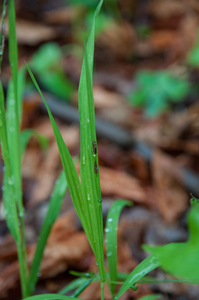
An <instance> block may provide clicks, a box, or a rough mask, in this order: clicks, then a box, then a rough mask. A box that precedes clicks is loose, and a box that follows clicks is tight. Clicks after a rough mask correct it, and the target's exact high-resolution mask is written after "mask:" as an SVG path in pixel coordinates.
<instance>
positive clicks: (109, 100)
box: [93, 86, 125, 108]
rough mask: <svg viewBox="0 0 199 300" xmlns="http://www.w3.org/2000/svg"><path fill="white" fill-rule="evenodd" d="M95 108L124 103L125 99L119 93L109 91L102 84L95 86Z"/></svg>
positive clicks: (110, 106)
mask: <svg viewBox="0 0 199 300" xmlns="http://www.w3.org/2000/svg"><path fill="white" fill-rule="evenodd" d="M93 96H94V103H95V108H112V107H116V106H118V105H120V106H121V105H124V103H125V99H124V98H123V97H122V96H120V95H119V94H118V93H115V92H111V91H108V90H106V89H104V88H103V87H101V86H94V87H93Z"/></svg>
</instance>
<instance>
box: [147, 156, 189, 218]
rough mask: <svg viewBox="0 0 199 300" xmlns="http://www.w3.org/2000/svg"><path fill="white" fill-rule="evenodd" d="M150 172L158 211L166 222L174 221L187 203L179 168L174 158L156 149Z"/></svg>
mask: <svg viewBox="0 0 199 300" xmlns="http://www.w3.org/2000/svg"><path fill="white" fill-rule="evenodd" d="M152 174H153V180H154V187H155V189H156V192H157V198H156V201H157V206H158V208H159V210H160V213H161V214H162V216H163V217H164V219H165V220H167V221H168V222H172V221H175V220H176V219H177V218H178V217H179V216H180V214H181V213H182V212H184V211H185V209H186V207H187V204H188V196H187V193H186V192H185V190H184V188H183V186H182V184H181V183H180V179H181V174H180V169H179V167H178V165H177V163H176V161H175V160H174V159H172V158H170V157H168V156H166V155H164V154H163V153H161V152H160V151H157V152H156V153H155V154H154V157H153V160H152Z"/></svg>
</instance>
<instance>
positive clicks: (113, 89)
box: [0, 0, 199, 300]
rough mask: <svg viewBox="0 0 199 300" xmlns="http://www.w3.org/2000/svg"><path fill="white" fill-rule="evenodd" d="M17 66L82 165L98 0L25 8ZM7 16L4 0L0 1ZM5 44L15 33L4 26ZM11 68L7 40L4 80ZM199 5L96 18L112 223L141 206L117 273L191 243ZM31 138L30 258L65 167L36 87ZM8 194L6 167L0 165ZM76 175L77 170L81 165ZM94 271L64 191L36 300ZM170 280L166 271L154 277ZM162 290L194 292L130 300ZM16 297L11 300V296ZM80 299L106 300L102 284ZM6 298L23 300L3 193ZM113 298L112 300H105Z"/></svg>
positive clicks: (27, 2)
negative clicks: (83, 110) (81, 110)
mask: <svg viewBox="0 0 199 300" xmlns="http://www.w3.org/2000/svg"><path fill="white" fill-rule="evenodd" d="M15 2H16V15H17V19H16V23H17V40H18V51H19V53H18V54H19V67H23V66H24V61H25V62H27V63H28V64H29V66H30V68H31V69H32V71H33V73H34V75H35V77H36V79H37V81H38V83H39V86H40V87H41V89H42V91H43V92H44V95H45V97H46V100H47V102H48V103H49V106H50V108H51V111H52V113H53V115H54V116H55V119H56V122H57V124H58V126H59V128H60V131H61V133H62V135H63V138H64V141H65V143H66V145H67V147H68V148H69V150H70V152H71V154H72V156H73V157H75V156H77V157H78V156H79V151H80V149H79V125H78V97H77V90H78V82H79V77H80V72H81V64H82V59H83V54H84V44H85V42H86V40H87V37H88V31H89V29H90V26H91V22H92V18H93V13H94V10H95V8H96V5H97V3H98V1H97V0H84V1H83V0H57V1H52V0H34V1H32V0H17V1H15ZM1 8H2V1H1ZM5 30H6V36H7V34H8V26H7V21H6V28H5ZM10 76H11V71H10V67H9V62H8V44H7V39H6V43H5V50H4V55H3V61H2V67H1V74H0V77H1V81H2V83H3V87H4V89H5V93H6V90H7V84H8V80H9V78H10ZM198 81H199V1H198V0H139V1H138V0H118V1H116V0H105V1H104V5H103V8H102V10H101V12H100V14H99V16H98V17H97V20H96V42H95V64H94V86H93V92H94V101H95V109H96V130H97V136H98V155H99V164H100V179H101V188H102V196H103V214H104V218H105V217H106V214H107V211H108V209H109V208H110V206H111V205H112V203H113V201H114V200H115V199H118V198H122V199H128V200H132V201H133V202H134V206H133V208H126V209H124V211H123V213H122V216H121V220H120V226H119V232H118V269H119V271H120V272H130V271H131V270H132V269H133V268H134V267H135V266H136V264H137V263H138V262H140V261H141V260H143V259H144V258H145V257H146V253H145V252H144V251H143V250H141V245H142V244H144V243H146V244H150V245H163V244H166V243H171V242H182V241H186V240H187V237H188V232H187V223H186V212H187V210H188V208H189V206H190V193H193V194H194V196H196V197H199V159H198V158H199V101H198V100H199V85H198ZM27 128H31V129H34V130H35V132H36V133H37V134H36V136H37V137H38V136H39V139H38V138H35V137H32V138H31V140H30V142H29V144H28V148H27V151H26V153H25V155H24V159H23V167H22V172H23V191H24V194H23V199H24V205H25V208H26V223H27V227H26V236H27V243H28V253H29V260H30V261H31V257H32V254H33V252H34V247H35V242H36V239H37V236H38V233H39V230H40V227H41V224H42V220H43V218H44V216H45V212H46V210H47V206H48V200H49V196H50V193H51V191H52V188H53V186H54V183H55V181H56V179H57V177H58V174H59V173H60V171H61V169H62V166H61V162H60V158H59V153H58V149H57V146H56V142H55V138H54V135H53V131H52V128H51V125H50V122H49V118H48V116H47V114H46V110H45V108H44V106H43V103H42V100H41V98H40V96H39V95H38V93H37V92H36V90H35V87H34V85H33V83H32V82H31V80H30V78H29V77H28V76H27V78H26V88H25V91H24V102H23V121H22V129H27ZM0 167H1V168H0V183H1V186H2V177H3V171H2V168H3V161H2V159H1V160H0ZM77 169H78V170H79V165H78V163H77ZM71 269H72V270H76V271H87V270H89V271H96V265H95V260H94V257H93V255H92V253H91V250H90V248H89V245H88V242H87V239H86V237H85V235H84V233H83V232H82V228H81V224H80V222H79V220H78V218H77V216H76V214H75V212H74V209H73V206H72V203H71V200H70V195H69V194H67V196H66V198H65V200H64V203H63V207H62V211H61V214H60V218H59V219H58V220H57V222H56V224H55V225H54V227H53V230H52V233H51V236H50V238H49V241H48V247H47V249H46V251H45V255H44V259H43V263H42V267H41V273H40V280H39V283H38V286H37V290H36V294H39V293H44V292H45V293H56V292H57V291H58V290H60V289H61V288H62V287H63V286H65V285H66V284H67V283H68V282H70V280H71V279H72V278H74V277H73V276H72V275H70V274H69V273H68V271H69V270H71ZM153 275H154V276H156V278H158V279H159V280H161V279H164V278H165V274H164V273H163V271H161V270H156V271H155V272H154V273H153ZM152 293H161V294H162V295H163V299H165V300H195V299H197V297H198V296H197V295H198V293H199V287H198V286H197V285H188V284H183V283H178V284H173V283H170V284H168V283H167V284H160V285H157V284H153V285H140V287H139V288H138V290H137V291H136V292H133V291H128V292H127V293H126V294H125V295H124V296H123V298H121V299H122V300H130V299H138V298H139V297H141V296H144V295H148V294H152ZM13 297H14V298H13ZM81 298H85V299H88V300H89V299H95V300H97V299H100V287H99V286H98V285H97V283H94V284H92V285H91V286H90V287H88V288H87V289H86V290H85V291H84V293H83V294H82V295H81ZM0 299H4V300H9V299H16V300H17V299H20V288H19V274H18V264H17V252H16V247H15V244H14V241H13V239H12V238H11V236H10V234H9V233H8V229H7V226H6V223H5V216H4V212H3V205H2V191H0ZM105 299H106V300H108V299H111V298H110V295H109V294H108V292H106V295H105Z"/></svg>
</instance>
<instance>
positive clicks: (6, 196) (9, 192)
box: [0, 82, 19, 242]
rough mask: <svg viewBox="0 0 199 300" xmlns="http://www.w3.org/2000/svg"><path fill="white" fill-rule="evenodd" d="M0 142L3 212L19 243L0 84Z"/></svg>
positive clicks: (2, 94) (0, 85)
mask: <svg viewBox="0 0 199 300" xmlns="http://www.w3.org/2000/svg"><path fill="white" fill-rule="evenodd" d="M0 142H1V150H2V156H3V159H4V164H5V170H4V180H3V201H4V212H5V217H6V222H7V225H8V228H9V230H10V232H11V234H12V236H13V238H14V239H15V241H16V242H18V241H19V230H18V222H19V221H18V216H17V208H16V203H15V198H14V189H13V188H14V187H13V180H12V172H11V166H10V160H9V150H8V140H7V130H6V116H5V107H4V93H3V88H2V84H1V82H0Z"/></svg>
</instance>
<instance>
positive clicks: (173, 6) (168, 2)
mask: <svg viewBox="0 0 199 300" xmlns="http://www.w3.org/2000/svg"><path fill="white" fill-rule="evenodd" d="M149 12H150V14H152V15H154V16H155V17H157V18H160V19H164V18H168V17H171V16H173V15H174V16H176V15H181V14H184V13H186V12H187V5H185V3H183V1H181V0H153V1H150V4H149Z"/></svg>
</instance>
